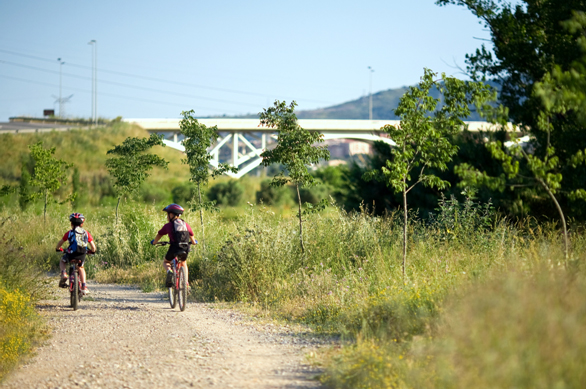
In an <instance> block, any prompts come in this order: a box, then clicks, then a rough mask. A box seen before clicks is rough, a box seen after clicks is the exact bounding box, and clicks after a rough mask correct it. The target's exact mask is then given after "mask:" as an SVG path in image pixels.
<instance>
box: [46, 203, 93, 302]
mask: <svg viewBox="0 0 586 389" xmlns="http://www.w3.org/2000/svg"><path fill="white" fill-rule="evenodd" d="M69 221H70V223H71V230H69V231H67V232H66V233H65V235H63V238H62V239H61V240H60V241H59V242H58V243H57V247H55V251H57V252H61V251H63V249H62V248H61V246H62V245H63V243H65V242H69V247H68V248H67V249H66V250H65V255H63V257H62V258H61V261H59V268H60V269H61V280H60V281H59V287H60V288H66V287H67V271H66V267H67V263H68V262H69V261H71V260H72V259H76V260H80V262H81V263H80V265H79V266H78V267H79V278H80V281H81V291H82V293H83V294H88V293H89V290H88V288H87V285H86V283H85V281H86V280H85V269H84V268H83V265H84V263H85V257H86V254H87V253H88V252H90V253H95V252H96V245H95V243H94V238H93V237H92V235H91V234H90V233H89V231H86V230H84V229H83V228H82V227H83V223H84V222H85V217H84V216H83V215H82V214H81V213H72V214H71V215H69ZM88 248H89V250H88Z"/></svg>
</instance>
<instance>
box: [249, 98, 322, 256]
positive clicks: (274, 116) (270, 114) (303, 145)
mask: <svg viewBox="0 0 586 389" xmlns="http://www.w3.org/2000/svg"><path fill="white" fill-rule="evenodd" d="M296 105H297V103H296V102H295V101H292V102H291V104H290V105H289V106H287V104H286V103H285V102H284V101H282V102H281V101H279V100H277V101H275V103H274V105H273V106H272V107H269V108H266V109H264V111H263V112H261V113H260V123H261V125H263V126H266V127H269V128H274V129H276V130H277V133H278V136H277V142H278V143H277V146H276V147H275V148H273V149H272V150H266V151H264V152H263V153H262V154H261V156H262V162H261V165H262V166H269V165H271V164H273V163H277V164H282V165H283V167H284V169H285V171H286V172H287V176H286V175H285V172H284V171H281V173H280V174H278V175H276V176H275V177H273V181H272V182H271V185H272V186H275V187H279V186H284V185H287V184H288V183H292V184H293V185H295V187H296V189H297V201H298V204H299V211H298V214H297V215H298V217H299V243H300V245H301V251H304V250H305V248H304V244H303V220H302V218H301V216H302V211H301V195H300V193H299V187H300V186H301V187H303V186H312V185H313V184H314V178H313V176H312V175H311V174H310V173H309V171H308V170H307V168H308V166H310V165H316V164H318V163H319V161H320V160H321V159H323V160H325V161H327V160H329V159H330V152H329V150H328V148H327V146H314V145H315V144H316V143H321V142H323V135H322V134H320V133H318V132H311V131H307V130H305V129H303V128H301V126H299V124H298V123H297V116H296V115H295V106H296Z"/></svg>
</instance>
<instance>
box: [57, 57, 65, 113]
mask: <svg viewBox="0 0 586 389" xmlns="http://www.w3.org/2000/svg"><path fill="white" fill-rule="evenodd" d="M57 61H59V117H60V118H62V119H63V116H62V115H63V98H62V97H61V85H62V84H61V80H62V78H63V76H62V74H63V72H62V70H61V69H62V68H63V65H64V64H65V61H61V58H57Z"/></svg>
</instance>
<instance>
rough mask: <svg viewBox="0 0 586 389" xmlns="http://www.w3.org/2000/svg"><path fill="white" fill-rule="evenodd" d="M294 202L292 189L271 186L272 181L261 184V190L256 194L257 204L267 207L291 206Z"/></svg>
mask: <svg viewBox="0 0 586 389" xmlns="http://www.w3.org/2000/svg"><path fill="white" fill-rule="evenodd" d="M292 201H293V196H292V195H291V189H289V188H287V187H284V186H282V187H279V188H275V187H273V186H271V180H264V181H262V182H261V183H260V190H259V191H258V192H256V202H257V203H258V204H260V203H261V202H262V203H263V204H266V205H289V204H291V203H292Z"/></svg>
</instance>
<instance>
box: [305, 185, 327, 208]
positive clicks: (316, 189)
mask: <svg viewBox="0 0 586 389" xmlns="http://www.w3.org/2000/svg"><path fill="white" fill-rule="evenodd" d="M329 194H330V191H329V189H328V187H327V186H325V185H319V184H318V185H316V186H310V187H303V188H299V195H300V197H301V203H302V204H305V203H311V204H317V203H319V202H320V201H322V200H323V199H325V198H327V197H328V195H329Z"/></svg>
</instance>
